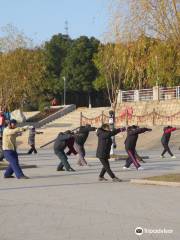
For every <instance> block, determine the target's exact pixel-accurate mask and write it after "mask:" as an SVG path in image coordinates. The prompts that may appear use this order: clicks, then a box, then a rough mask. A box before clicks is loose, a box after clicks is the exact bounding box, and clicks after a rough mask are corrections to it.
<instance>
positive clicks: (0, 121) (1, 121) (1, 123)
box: [0, 111, 5, 131]
mask: <svg viewBox="0 0 180 240" xmlns="http://www.w3.org/2000/svg"><path fill="white" fill-rule="evenodd" d="M4 127H5V116H4V113H3V111H0V130H1V131H3V130H4Z"/></svg>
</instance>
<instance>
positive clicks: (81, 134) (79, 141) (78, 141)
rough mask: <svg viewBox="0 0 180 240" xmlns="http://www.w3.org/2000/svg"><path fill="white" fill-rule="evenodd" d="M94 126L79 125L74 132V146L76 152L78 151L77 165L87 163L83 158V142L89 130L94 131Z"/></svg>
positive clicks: (84, 153)
mask: <svg viewBox="0 0 180 240" xmlns="http://www.w3.org/2000/svg"><path fill="white" fill-rule="evenodd" d="M95 130H96V128H95V127H91V125H86V126H81V127H80V128H79V131H78V132H77V133H76V134H75V142H74V148H75V150H76V152H77V153H78V165H79V166H84V165H87V162H86V160H85V155H86V152H85V148H84V144H85V142H86V140H87V138H88V136H89V132H91V131H95Z"/></svg>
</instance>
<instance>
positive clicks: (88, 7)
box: [0, 0, 111, 43]
mask: <svg viewBox="0 0 180 240" xmlns="http://www.w3.org/2000/svg"><path fill="white" fill-rule="evenodd" d="M110 1H111V0H0V9H1V13H0V27H2V26H5V25H7V24H13V25H14V26H16V27H17V28H18V29H19V30H22V31H23V32H24V33H25V35H27V36H28V37H30V38H32V39H33V40H34V42H35V43H41V42H43V41H46V40H48V39H50V38H51V36H52V35H53V34H57V33H65V29H64V28H65V21H66V20H67V21H68V25H69V35H70V36H71V37H72V38H77V37H79V36H81V35H86V36H89V37H90V36H95V37H97V38H99V39H101V38H102V36H103V33H104V32H105V31H106V27H107V18H108V5H109V2H110Z"/></svg>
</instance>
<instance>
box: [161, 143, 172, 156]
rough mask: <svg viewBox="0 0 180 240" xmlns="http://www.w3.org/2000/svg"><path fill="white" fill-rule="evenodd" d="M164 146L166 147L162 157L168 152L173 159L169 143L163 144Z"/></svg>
mask: <svg viewBox="0 0 180 240" xmlns="http://www.w3.org/2000/svg"><path fill="white" fill-rule="evenodd" d="M162 145H163V147H164V150H163V152H162V153H161V155H162V156H163V155H164V154H165V153H166V152H168V153H169V155H171V157H172V156H173V153H172V152H171V150H170V148H169V145H168V143H162Z"/></svg>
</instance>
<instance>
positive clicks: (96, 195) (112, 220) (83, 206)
mask: <svg viewBox="0 0 180 240" xmlns="http://www.w3.org/2000/svg"><path fill="white" fill-rule="evenodd" d="M88 154H89V156H92V155H93V152H89V153H88ZM144 154H145V155H148V154H149V156H150V159H149V160H147V163H145V164H144V167H145V170H144V171H139V172H137V171H136V170H135V169H132V170H131V171H123V170H122V166H123V164H124V161H120V162H118V161H117V162H115V161H112V162H111V166H112V169H113V170H114V171H115V173H116V175H117V176H118V177H120V178H122V179H123V180H124V181H123V182H122V183H112V182H111V180H109V181H108V182H107V183H100V182H98V181H97V177H98V173H99V171H100V168H101V165H100V163H99V161H98V160H94V159H91V158H87V159H88V162H89V163H90V164H91V166H90V167H85V168H80V167H77V166H76V160H75V158H74V157H71V160H70V162H71V164H72V167H74V168H75V169H76V170H77V171H76V172H70V173H68V172H56V166H57V163H58V159H57V158H56V156H55V155H54V154H52V151H51V150H41V151H40V152H39V154H38V155H31V156H20V157H21V161H22V162H23V163H25V164H37V165H38V168H35V169H25V170H24V173H25V174H26V175H28V176H30V177H31V179H29V180H16V179H3V177H2V173H1V180H0V213H1V214H0V216H1V217H0V240H102V239H103V240H106V239H107V240H109V239H111V240H121V239H122V240H134V239H147V240H149V239H155V240H156V239H157V240H159V239H170V240H178V239H179V237H180V228H179V226H180V218H179V212H180V204H179V199H180V189H179V188H173V187H166V186H145V185H135V184H131V183H130V182H129V180H130V179H131V178H142V177H146V176H153V175H160V174H165V173H173V172H180V153H179V152H178V151H177V152H175V154H176V155H177V159H173V160H172V159H170V158H165V159H160V158H159V152H157V151H154V152H152V151H151V152H147V151H146V152H144ZM136 227H142V228H143V230H144V231H146V230H147V231H148V230H149V231H150V232H151V230H156V229H157V230H158V229H160V230H162V229H164V228H165V230H173V233H166V234H165V233H164V234H163V233H156V234H155V233H144V234H143V235H142V236H137V235H136V234H135V233H134V231H135V228H136Z"/></svg>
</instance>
